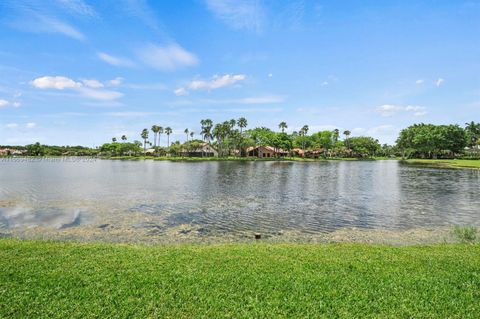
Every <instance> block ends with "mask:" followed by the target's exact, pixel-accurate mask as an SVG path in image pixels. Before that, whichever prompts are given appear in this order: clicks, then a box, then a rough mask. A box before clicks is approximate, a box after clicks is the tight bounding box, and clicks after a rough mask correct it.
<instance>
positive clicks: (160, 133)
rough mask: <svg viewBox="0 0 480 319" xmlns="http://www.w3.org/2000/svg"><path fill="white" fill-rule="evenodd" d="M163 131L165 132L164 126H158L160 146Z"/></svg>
mask: <svg viewBox="0 0 480 319" xmlns="http://www.w3.org/2000/svg"><path fill="white" fill-rule="evenodd" d="M163 132H164V131H163V127H162V126H159V127H158V146H160V138H161V136H162V134H163Z"/></svg>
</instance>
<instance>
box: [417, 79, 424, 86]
mask: <svg viewBox="0 0 480 319" xmlns="http://www.w3.org/2000/svg"><path fill="white" fill-rule="evenodd" d="M423 83H425V80H422V79H418V80H416V81H415V84H417V85H421V84H423Z"/></svg>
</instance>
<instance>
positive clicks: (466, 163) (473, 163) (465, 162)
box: [406, 159, 480, 169]
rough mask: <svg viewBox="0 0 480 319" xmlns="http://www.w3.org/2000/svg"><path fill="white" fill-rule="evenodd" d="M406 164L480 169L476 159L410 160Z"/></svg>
mask: <svg viewBox="0 0 480 319" xmlns="http://www.w3.org/2000/svg"><path fill="white" fill-rule="evenodd" d="M406 162H407V163H409V164H417V165H425V166H429V167H441V168H476V169H480V160H475V159H471V160H470V159H452V160H449V159H409V160H406Z"/></svg>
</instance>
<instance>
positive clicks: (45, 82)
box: [31, 76, 82, 90]
mask: <svg viewBox="0 0 480 319" xmlns="http://www.w3.org/2000/svg"><path fill="white" fill-rule="evenodd" d="M31 84H32V85H33V86H34V87H36V88H39V89H57V90H63V89H72V88H79V87H81V86H82V84H81V83H79V82H75V81H74V80H72V79H69V78H67V77H64V76H43V77H40V78H36V79H35V80H33V81H32V82H31Z"/></svg>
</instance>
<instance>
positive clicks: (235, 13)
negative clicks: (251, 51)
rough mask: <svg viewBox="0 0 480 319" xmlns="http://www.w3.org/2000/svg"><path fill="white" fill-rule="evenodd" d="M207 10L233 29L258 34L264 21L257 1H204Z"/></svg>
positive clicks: (262, 9)
mask: <svg viewBox="0 0 480 319" xmlns="http://www.w3.org/2000/svg"><path fill="white" fill-rule="evenodd" d="M205 2H206V5H207V8H208V9H209V10H210V11H211V12H212V13H213V14H214V15H215V16H216V17H217V18H219V19H220V20H222V21H223V22H225V23H226V24H227V25H229V26H230V27H231V28H233V29H237V30H240V29H246V30H250V31H255V32H260V31H261V29H262V25H263V21H264V19H265V13H264V8H263V6H262V5H261V3H260V1H259V0H243V1H236V0H205Z"/></svg>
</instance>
